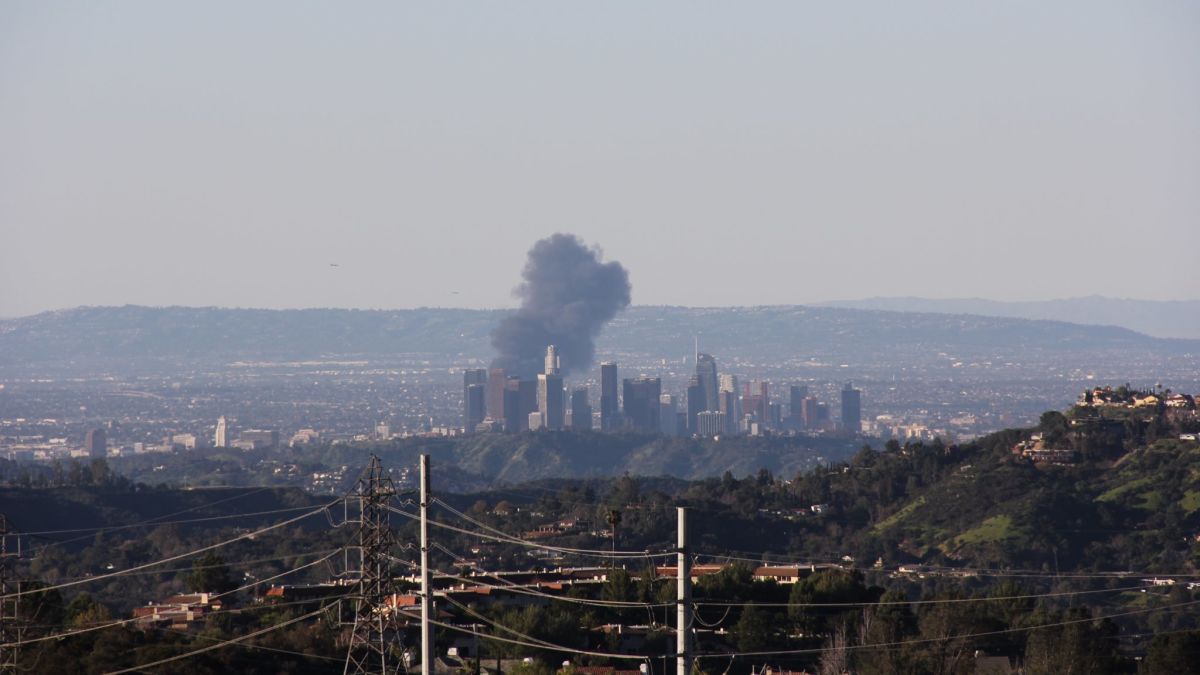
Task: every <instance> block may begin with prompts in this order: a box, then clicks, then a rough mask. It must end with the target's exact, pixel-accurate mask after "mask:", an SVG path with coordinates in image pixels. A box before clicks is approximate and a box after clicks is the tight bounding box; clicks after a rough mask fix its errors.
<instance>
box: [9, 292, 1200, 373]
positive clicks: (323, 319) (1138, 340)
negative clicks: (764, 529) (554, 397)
mask: <svg viewBox="0 0 1200 675" xmlns="http://www.w3.org/2000/svg"><path fill="white" fill-rule="evenodd" d="M506 312H507V311H506V310H469V309H430V308H422V309H411V310H351V309H303V310H262V309H219V308H191V307H162V308H158V307H139V306H124V307H84V308H78V309H72V310H64V311H56V312H47V313H43V314H37V315H34V316H31V317H24V318H20V319H9V320H3V321H0V367H16V368H23V369H31V368H35V367H38V366H39V364H41V365H45V364H55V365H58V366H62V367H64V368H67V369H70V368H74V367H78V366H80V365H89V366H90V365H96V364H101V363H103V362H105V361H113V362H114V363H116V362H120V363H121V364H126V365H127V364H138V365H141V366H147V365H152V364H155V363H159V364H164V365H168V364H169V365H172V366H173V365H177V364H178V363H181V362H194V363H200V362H204V363H214V362H216V363H232V362H235V361H240V360H306V359H322V358H335V357H350V358H372V359H378V358H390V357H398V356H405V355H410V356H417V357H420V358H428V359H438V360H441V361H443V362H447V363H452V364H453V363H468V362H470V359H473V358H474V359H485V360H486V359H489V358H490V357H491V355H492V353H493V352H492V348H491V344H490V341H489V335H490V331H491V330H492V328H493V327H494V326H495V325H496V324H497V322H498V321H499V320H500V318H502V317H503V316H504V315H505V314H506ZM694 335H699V336H701V338H700V339H701V344H702V346H703V347H704V348H705V349H706V350H710V351H712V352H713V353H717V354H724V355H731V356H737V357H739V358H742V359H748V360H759V362H773V363H779V362H782V361H787V360H792V361H822V362H824V363H826V364H832V365H836V364H838V363H845V362H847V361H850V362H855V363H864V362H873V363H889V362H896V363H899V362H911V361H912V360H913V359H925V360H928V359H930V358H935V357H937V355H939V354H943V355H953V356H954V357H955V358H958V359H967V360H983V361H987V360H995V359H1006V360H1012V359H1015V360H1025V359H1027V358H1030V357H1032V356H1043V357H1044V356H1050V357H1052V358H1054V359H1059V358H1061V359H1063V360H1069V361H1071V362H1073V363H1087V362H1096V361H1097V360H1102V359H1105V358H1110V357H1112V355H1114V354H1115V355H1124V354H1135V353H1136V354H1157V355H1166V356H1184V357H1186V358H1188V359H1192V358H1197V357H1198V356H1200V340H1180V339H1162V338H1154V337H1149V336H1146V335H1143V334H1140V333H1137V332H1134V331H1131V330H1128V329H1125V328H1118V327H1113V326H1082V325H1078V324H1071V323H1064V322H1061V321H1044V320H1027V319H1013V318H1002V317H987V316H979V315H947V314H936V313H920V314H918V313H901V312H891V311H874V310H861V309H845V308H834V307H804V306H772V307H730V308H687V307H647V306H640V307H632V308H630V309H629V310H627V311H626V312H624V313H622V314H621V315H619V316H618V317H617V318H616V319H615V320H614V321H613V322H612V323H611V324H609V326H608V327H607V328H606V329H605V331H604V333H603V334H602V335H601V336H600V340H599V343H598V347H599V349H600V351H601V353H602V354H603V353H605V352H607V353H616V354H623V355H636V356H644V357H649V358H652V359H659V358H664V357H666V358H681V357H684V356H687V355H690V353H691V348H692V344H691V343H692V339H691V338H692V336H694ZM943 360H945V359H944V358H943Z"/></svg>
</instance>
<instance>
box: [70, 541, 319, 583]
mask: <svg viewBox="0 0 1200 675" xmlns="http://www.w3.org/2000/svg"><path fill="white" fill-rule="evenodd" d="M341 550H342V549H341V548H326V549H322V550H320V551H305V552H304V553H290V554H288V555H277V556H273V557H270V558H255V559H253V560H230V561H227V562H223V563H216V564H212V565H192V566H191V567H170V568H167V569H165V570H142V571H140V572H129V573H127V574H126V575H125V576H141V575H144V574H173V573H176V572H191V571H193V570H198V569H200V570H203V569H210V568H213V567H237V566H241V565H254V564H257V563H264V562H276V561H279V560H288V559H290V558H303V557H304V556H309V555H321V554H323V553H330V552H336V551H341ZM94 578H96V577H95V575H92V574H88V575H84V576H81V577H65V578H59V579H58V581H76V580H81V579H82V580H88V579H94Z"/></svg>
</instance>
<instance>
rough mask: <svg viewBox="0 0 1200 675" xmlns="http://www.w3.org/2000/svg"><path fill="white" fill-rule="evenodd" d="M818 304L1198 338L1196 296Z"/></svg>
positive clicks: (1199, 323) (1199, 316)
mask: <svg viewBox="0 0 1200 675" xmlns="http://www.w3.org/2000/svg"><path fill="white" fill-rule="evenodd" d="M818 306H822V307H847V308H851V309H878V310H886V311H889V312H932V313H937V314H977V315H980V316H1003V317H1011V318H1017V319H1052V320H1055V321H1069V322H1071V323H1080V324H1089V325H1102V326H1120V327H1122V328H1128V329H1130V330H1135V331H1138V332H1139V333H1145V334H1147V335H1153V336H1155V337H1165V338H1200V300H1130V299H1125V298H1106V297H1103V296H1099V295H1091V296H1088V297H1085V298H1065V299H1061V300H1037V301H1031V302H1001V301H997V300H985V299H983V298H951V299H945V300H935V299H930V298H912V297H901V298H866V299H864V300H838V301H832V302H822V303H818Z"/></svg>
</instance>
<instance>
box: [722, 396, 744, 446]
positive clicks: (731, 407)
mask: <svg viewBox="0 0 1200 675" xmlns="http://www.w3.org/2000/svg"><path fill="white" fill-rule="evenodd" d="M741 407H742V406H741V402H740V401H738V395H737V392H735V391H722V392H721V412H723V413H725V432H724V433H725V434H726V435H730V436H733V435H736V434H737V432H738V424H737V423H738V411H739V410H740V409H741Z"/></svg>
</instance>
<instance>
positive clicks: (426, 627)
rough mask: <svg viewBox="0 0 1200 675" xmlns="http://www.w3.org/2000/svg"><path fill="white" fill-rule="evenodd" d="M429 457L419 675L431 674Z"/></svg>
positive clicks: (424, 467) (425, 461)
mask: <svg viewBox="0 0 1200 675" xmlns="http://www.w3.org/2000/svg"><path fill="white" fill-rule="evenodd" d="M429 499H430V497H429V455H421V675H430V673H432V672H433V661H434V659H435V658H437V656H436V655H435V654H434V653H433V625H432V624H430V623H429V620H430V618H431V617H430V614H432V609H433V586H432V584H430V583H429Z"/></svg>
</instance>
